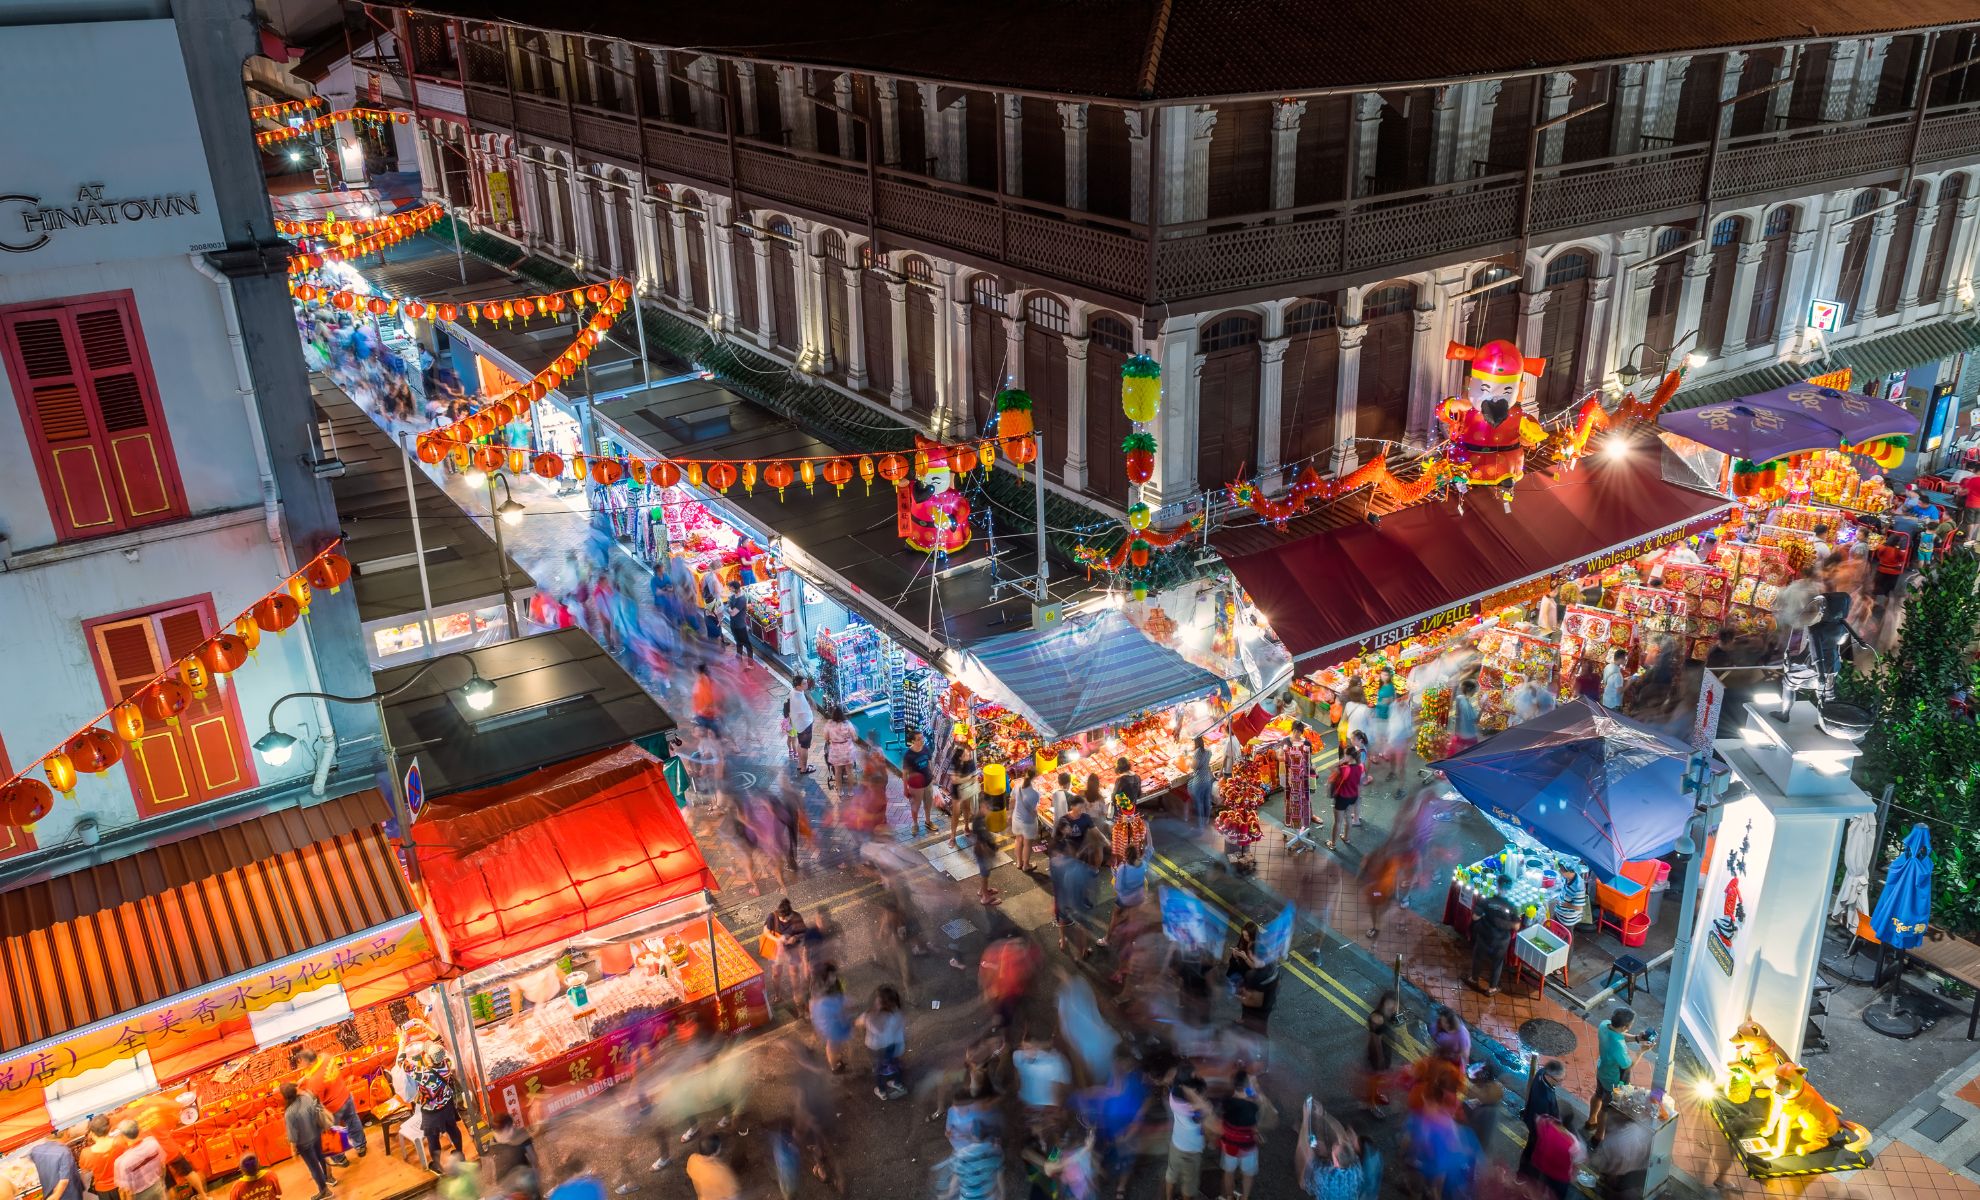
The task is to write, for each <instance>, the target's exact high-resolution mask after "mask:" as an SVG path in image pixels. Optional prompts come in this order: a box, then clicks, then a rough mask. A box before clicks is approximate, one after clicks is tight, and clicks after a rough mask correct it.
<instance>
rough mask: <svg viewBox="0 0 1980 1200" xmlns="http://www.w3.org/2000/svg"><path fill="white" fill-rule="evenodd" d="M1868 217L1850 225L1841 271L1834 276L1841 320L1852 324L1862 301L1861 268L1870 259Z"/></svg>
mask: <svg viewBox="0 0 1980 1200" xmlns="http://www.w3.org/2000/svg"><path fill="white" fill-rule="evenodd" d="M1872 224H1873V222H1871V221H1870V220H1869V219H1867V218H1866V219H1864V220H1861V221H1858V222H1857V223H1856V224H1854V225H1852V226H1850V229H1849V242H1848V244H1847V245H1845V246H1844V247H1843V260H1842V273H1841V274H1840V275H1839V276H1837V278H1836V296H1835V298H1836V299H1837V300H1838V301H1840V302H1841V304H1842V306H1843V321H1844V322H1845V323H1850V324H1853V323H1854V322H1855V321H1856V318H1857V315H1858V314H1857V309H1858V308H1860V307H1861V306H1862V302H1863V268H1864V267H1865V266H1867V265H1868V264H1869V261H1870V235H1871V233H1872V229H1871V226H1872Z"/></svg>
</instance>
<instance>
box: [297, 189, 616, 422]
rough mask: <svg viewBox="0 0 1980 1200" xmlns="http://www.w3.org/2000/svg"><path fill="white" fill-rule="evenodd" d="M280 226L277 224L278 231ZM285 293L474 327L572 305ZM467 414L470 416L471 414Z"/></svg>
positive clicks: (556, 297) (312, 287) (530, 298)
mask: <svg viewBox="0 0 1980 1200" xmlns="http://www.w3.org/2000/svg"><path fill="white" fill-rule="evenodd" d="M280 224H281V223H280V222H277V226H278V228H279V226H280ZM605 286H606V290H607V293H608V295H607V299H608V300H610V299H612V298H614V297H616V295H617V292H616V291H615V290H614V289H615V288H619V287H624V288H625V289H626V290H627V291H628V292H630V290H631V283H630V282H629V281H628V280H626V279H625V278H623V277H620V278H617V279H613V280H611V281H610V282H609V283H608V284H606V285H605ZM289 290H290V292H291V293H292V294H293V295H294V296H295V298H296V299H298V300H300V301H302V302H303V303H305V304H328V305H330V306H331V307H332V308H336V309H340V310H343V311H347V312H349V311H356V310H357V309H360V308H362V309H364V310H365V311H366V312H372V313H376V314H378V315H380V316H385V315H389V314H393V313H399V312H403V313H405V314H406V315H407V316H409V317H411V318H412V319H413V320H415V321H417V320H420V319H422V318H427V317H431V318H432V319H434V320H437V321H455V320H461V319H465V320H466V321H468V322H469V323H470V324H478V323H479V322H481V321H491V322H492V321H529V320H532V319H533V318H536V317H553V318H557V319H559V320H561V319H562V314H563V312H564V310H565V309H566V308H568V307H570V305H571V303H572V301H571V300H570V299H569V293H568V292H530V293H528V294H525V295H516V296H503V297H500V298H497V299H492V300H474V301H467V300H463V301H458V302H454V301H434V300H422V299H420V298H419V297H417V296H393V295H391V294H390V293H385V294H382V295H379V296H366V295H365V294H364V293H362V292H357V291H353V290H351V289H350V288H332V287H327V286H323V285H320V284H311V283H295V284H292V285H291V286H290V288H289ZM373 300H376V301H378V302H379V304H378V305H377V306H375V307H374V306H372V305H371V301H373ZM601 307H603V306H601ZM484 407H487V406H484ZM480 411H481V409H475V410H474V412H480ZM468 415H469V416H472V415H474V414H473V413H472V412H471V413H469V414H468ZM463 419H465V418H463Z"/></svg>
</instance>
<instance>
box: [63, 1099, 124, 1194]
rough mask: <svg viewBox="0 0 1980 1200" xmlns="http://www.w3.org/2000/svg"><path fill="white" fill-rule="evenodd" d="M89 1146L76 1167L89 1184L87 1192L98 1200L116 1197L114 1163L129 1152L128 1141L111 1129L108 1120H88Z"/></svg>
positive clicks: (103, 1117) (100, 1118) (104, 1117)
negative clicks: (94, 1195)
mask: <svg viewBox="0 0 1980 1200" xmlns="http://www.w3.org/2000/svg"><path fill="white" fill-rule="evenodd" d="M89 1136H90V1142H89V1145H87V1146H85V1147H83V1152H82V1153H81V1154H80V1155H77V1156H76V1165H77V1166H79V1167H81V1168H82V1172H83V1175H84V1176H85V1177H87V1178H88V1179H89V1181H90V1184H89V1186H90V1190H91V1191H92V1192H94V1193H95V1194H96V1195H97V1196H98V1197H100V1198H101V1200H112V1198H114V1197H116V1196H117V1194H118V1193H117V1174H116V1172H117V1159H118V1156H120V1155H122V1154H123V1153H124V1151H126V1150H128V1149H130V1148H131V1143H130V1141H129V1139H127V1138H125V1137H124V1136H123V1135H122V1134H119V1133H117V1132H115V1131H114V1130H112V1129H111V1127H110V1118H109V1117H107V1116H96V1117H91V1118H90V1121H89Z"/></svg>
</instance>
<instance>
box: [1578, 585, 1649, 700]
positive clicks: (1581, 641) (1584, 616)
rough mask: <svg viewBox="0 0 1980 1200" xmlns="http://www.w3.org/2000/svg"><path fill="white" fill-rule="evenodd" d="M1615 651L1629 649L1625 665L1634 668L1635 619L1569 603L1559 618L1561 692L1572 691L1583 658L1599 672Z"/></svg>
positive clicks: (1606, 664) (1615, 612)
mask: <svg viewBox="0 0 1980 1200" xmlns="http://www.w3.org/2000/svg"><path fill="white" fill-rule="evenodd" d="M1618 650H1626V651H1628V652H1629V659H1628V665H1629V666H1631V667H1634V666H1635V664H1636V660H1637V632H1636V622H1635V619H1634V618H1632V617H1629V616H1626V615H1624V614H1623V613H1620V612H1617V611H1615V610H1614V609H1608V608H1589V607H1588V606H1586V605H1582V604H1571V605H1569V606H1568V610H1567V612H1566V613H1565V614H1563V615H1562V617H1561V669H1560V675H1559V679H1560V692H1561V695H1563V696H1572V695H1573V694H1574V679H1575V676H1576V675H1578V674H1580V673H1581V664H1582V662H1583V660H1586V661H1588V662H1590V663H1593V664H1594V667H1595V673H1596V674H1597V675H1600V674H1601V673H1602V670H1603V668H1604V667H1606V666H1608V665H1609V660H1610V657H1611V656H1612V655H1614V653H1615V652H1616V651H1618Z"/></svg>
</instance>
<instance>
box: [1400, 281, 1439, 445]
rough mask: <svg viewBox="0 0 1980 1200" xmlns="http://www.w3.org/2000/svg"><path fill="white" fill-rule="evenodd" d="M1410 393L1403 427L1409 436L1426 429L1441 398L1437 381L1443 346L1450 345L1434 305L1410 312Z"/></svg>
mask: <svg viewBox="0 0 1980 1200" xmlns="http://www.w3.org/2000/svg"><path fill="white" fill-rule="evenodd" d="M1409 328H1410V337H1411V343H1410V361H1409V395H1408V396H1407V397H1406V398H1405V400H1404V409H1403V429H1404V431H1405V432H1406V433H1408V434H1410V435H1416V434H1421V433H1423V432H1424V431H1425V430H1427V429H1428V428H1429V425H1430V420H1429V416H1430V410H1431V408H1432V407H1433V406H1434V405H1435V404H1436V403H1437V402H1438V400H1439V399H1441V397H1439V396H1438V395H1437V393H1438V392H1439V391H1441V390H1442V389H1441V388H1439V387H1438V386H1437V385H1438V381H1439V378H1440V377H1441V376H1442V374H1443V370H1444V361H1445V360H1444V348H1445V347H1446V346H1448V345H1449V344H1450V339H1449V338H1448V337H1444V336H1441V335H1442V334H1443V332H1444V331H1443V330H1442V329H1440V328H1439V327H1438V321H1437V310H1436V308H1435V307H1431V308H1420V309H1418V310H1416V311H1415V312H1413V313H1411V314H1410V325H1409Z"/></svg>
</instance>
